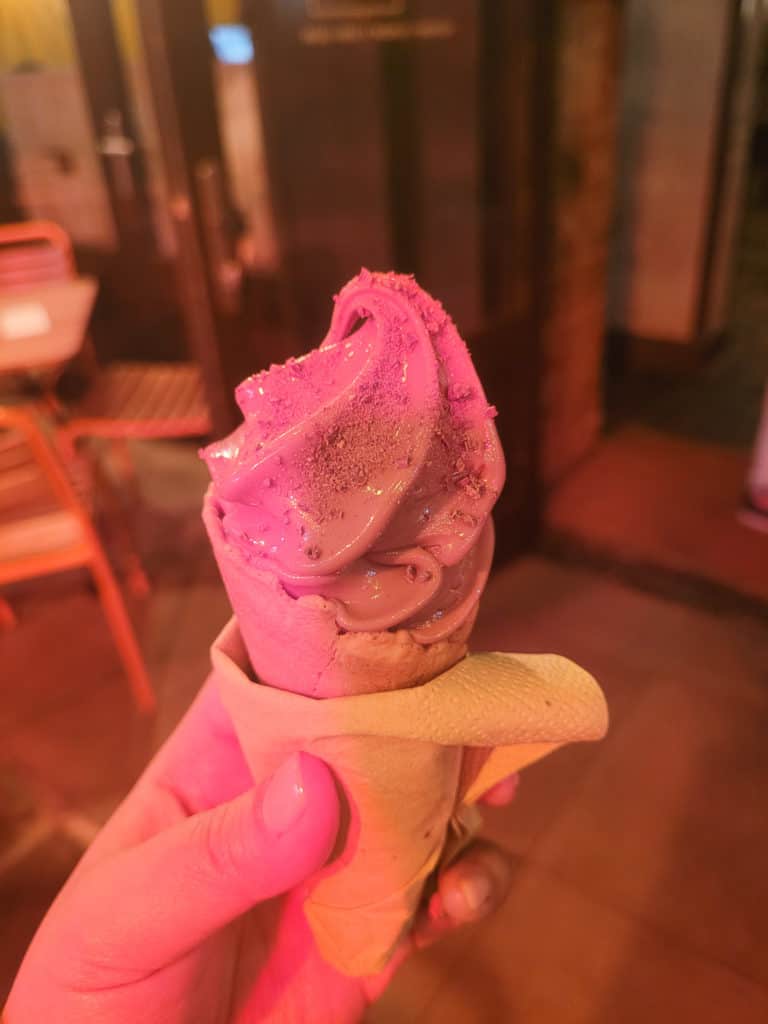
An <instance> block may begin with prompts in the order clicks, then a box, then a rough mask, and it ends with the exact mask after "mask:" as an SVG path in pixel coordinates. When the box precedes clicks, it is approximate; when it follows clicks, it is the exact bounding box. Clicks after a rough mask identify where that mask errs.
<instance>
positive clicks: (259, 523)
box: [203, 271, 504, 645]
mask: <svg viewBox="0 0 768 1024" xmlns="http://www.w3.org/2000/svg"><path fill="white" fill-rule="evenodd" d="M237 402H238V405H239V407H240V409H241V410H242V412H243V416H244V422H243V424H242V425H241V426H240V427H238V428H237V429H236V430H235V431H234V432H233V433H232V434H231V435H230V436H229V437H227V438H226V439H224V440H223V441H220V442H218V443H216V444H213V445H211V446H209V447H208V448H207V449H205V451H204V452H203V455H204V457H205V460H206V462H207V464H208V467H209V469H210V472H211V476H212V478H213V486H212V489H211V492H210V493H209V497H208V503H209V506H210V507H209V515H208V517H207V521H208V525H209V531H210V530H211V529H214V530H215V535H213V536H212V539H214V548H216V541H215V537H218V538H219V539H220V541H223V542H225V543H226V545H227V546H228V548H229V549H230V553H231V554H235V553H236V555H235V557H236V558H237V559H238V560H239V561H240V563H241V569H244V570H245V571H247V569H248V568H249V567H250V568H251V569H252V571H253V572H254V573H256V574H259V575H262V574H264V573H268V574H271V575H272V576H274V578H275V580H276V581H277V582H278V583H279V588H281V589H282V591H283V592H284V593H285V594H286V595H288V596H289V597H290V598H291V599H293V601H299V602H300V601H301V599H302V598H307V597H309V596H310V595H319V596H320V597H321V598H322V599H324V601H325V602H327V605H326V608H328V609H330V610H332V614H333V617H334V618H335V622H336V626H337V629H338V632H339V633H344V632H375V631H381V630H400V629H403V630H407V631H408V633H409V635H410V637H411V638H412V639H413V640H414V641H416V642H417V643H418V644H422V645H425V644H434V643H437V642H439V641H442V640H444V639H446V638H449V637H450V636H451V635H452V634H455V633H456V631H457V630H458V629H460V628H461V627H462V625H464V624H466V623H467V622H468V620H469V619H470V618H474V613H475V610H476V606H477V602H478V599H479V597H480V594H481V592H482V589H483V587H484V585H485V581H486V579H487V576H488V570H489V567H490V562H491V557H492V553H493V525H492V522H491V519H490V511H491V508H492V506H493V504H494V502H495V501H496V498H497V497H498V494H499V491H500V489H501V486H502V484H503V479H504V460H503V456H502V452H501V446H500V444H499V439H498V435H497V433H496V429H495V426H494V423H493V417H494V415H495V410H494V409H493V408H492V407H489V406H488V403H487V401H486V398H485V395H484V393H483V389H482V386H481V385H480V381H479V380H478V377H477V374H476V373H475V370H474V367H473V365H472V362H471V359H470V356H469V353H468V351H467V348H466V346H465V344H464V342H463V341H462V340H461V338H460V337H459V335H458V333H457V331H456V328H455V326H454V325H453V322H452V321H451V320H450V318H449V317H448V316H447V314H446V313H445V312H444V310H443V308H442V306H441V305H440V304H439V303H438V302H436V301H435V300H434V299H432V298H430V297H429V296H428V295H427V294H426V293H425V292H424V291H422V290H421V289H420V288H419V287H418V285H417V284H416V283H415V282H414V281H413V279H412V278H410V277H405V276H402V275H397V274H393V273H389V274H372V273H369V272H367V271H363V272H362V273H361V274H360V275H359V276H358V277H357V278H355V279H354V280H352V281H351V282H350V283H349V284H347V285H346V287H345V288H344V289H343V290H342V291H341V293H340V295H339V296H338V297H337V299H336V305H335V310H334V315H333V320H332V323H331V327H330V331H329V333H328V335H327V337H326V338H325V340H324V341H323V343H322V344H321V345H320V347H319V348H317V349H315V350H314V351H312V352H310V353H308V354H307V355H305V356H303V357H301V358H299V359H291V360H289V361H288V362H287V363H285V364H284V365H281V366H272V367H270V369H269V370H266V371H263V372H262V373H258V374H255V375H254V376H253V377H250V378H248V379H247V380H245V381H244V382H243V383H242V384H241V385H240V387H239V388H238V389H237ZM214 517H215V520H216V521H217V522H216V523H212V520H213V519H214ZM220 561H221V559H220ZM225 580H226V574H225ZM231 596H232V595H231ZM236 610H237V609H236Z"/></svg>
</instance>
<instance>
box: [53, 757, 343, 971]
mask: <svg viewBox="0 0 768 1024" xmlns="http://www.w3.org/2000/svg"><path fill="white" fill-rule="evenodd" d="M338 825H339V804H338V797H337V794H336V788H335V785H334V781H333V777H332V775H331V773H330V770H329V769H328V768H327V767H326V765H324V764H323V762H322V761H318V760H317V759H315V758H312V757H309V756H308V755H307V754H294V755H291V757H290V758H289V759H288V760H287V761H286V762H285V763H284V765H283V766H282V767H281V768H280V769H279V770H278V772H277V773H276V774H275V776H274V777H273V778H272V779H271V780H270V782H269V784H268V785H267V786H266V788H265V789H264V790H263V791H262V792H261V793H256V792H253V791H251V792H249V793H246V794H243V795H242V796H239V797H237V798H236V799H235V800H233V801H231V802H230V803H228V804H224V805H222V806H220V807H216V808H213V809H212V810H209V811H205V812H203V813H201V814H197V815H194V816H193V817H190V818H187V819H185V820H183V821H181V822H179V823H178V824H176V825H174V826H173V827H172V828H170V829H167V830H166V831H164V832H160V833H158V834H157V835H156V836H154V837H153V838H151V839H149V840H147V841H146V842H145V843H142V844H140V845H139V846H136V847H134V848H132V849H129V850H126V851H123V852H121V853H118V854H116V855H115V856H113V857H111V858H109V859H107V860H106V861H104V862H102V863H101V864H98V865H96V866H95V868H94V869H93V870H92V871H90V872H87V873H84V874H82V875H81V876H80V879H79V884H78V885H77V886H76V887H74V890H73V895H74V898H75V899H76V900H77V914H76V915H74V914H72V913H71V912H70V913H69V915H68V913H67V905H68V900H67V899H63V900H62V901H61V904H60V906H58V907H57V908H56V909H57V911H58V914H59V919H60V920H63V921H64V922H67V924H66V925H65V928H66V929H67V930H68V931H69V932H70V933H71V934H67V935H64V936H61V937H60V938H61V942H62V943H63V944H65V948H68V949H70V950H71V949H72V948H74V949H75V950H79V954H78V955H79V956H81V957H84V958H85V959H86V961H87V962H90V963H96V964H98V965H103V966H104V972H105V973H106V974H107V975H109V976H108V977H106V978H104V979H103V980H104V983H109V984H116V983H117V981H118V980H119V981H121V982H126V981H130V980H134V979H135V978H136V977H137V976H138V977H141V976H144V975H145V974H146V973H147V972H149V971H153V970H157V969H158V968H160V967H162V966H164V965H165V964H167V963H169V962H170V961H172V960H174V959H176V958H177V957H179V956H182V955H183V954H184V953H186V952H188V951H189V950H191V949H193V948H194V947H196V946H197V945H199V944H200V943H201V942H202V941H203V940H204V939H206V938H207V937H208V936H209V935H211V934H212V933H214V932H215V931H217V930H218V929H220V928H221V927H223V926H224V925H226V924H227V923H228V922H230V921H231V920H233V919H234V918H235V917H238V916H239V915H240V914H242V913H244V912H245V911H246V910H249V909H250V908H251V907H253V906H254V905H255V904H257V903H259V902H261V901H263V900H266V899H270V898H271V897H273V896H275V895H277V894H279V893H282V892H285V891H287V890H289V889H292V888H293V887H295V886H296V885H298V884H299V883H300V882H302V881H303V880H304V879H305V878H307V877H309V876H310V875H311V874H313V873H314V872H315V871H317V870H318V869H319V868H320V867H321V866H322V865H323V864H324V863H325V861H326V860H327V858H328V856H329V854H330V852H331V850H332V848H333V845H334V842H335V839H336V833H337V831H338ZM86 891H87V894H88V899H87V901H86V900H84V893H85V892H86ZM68 917H69V920H68ZM116 972H117V973H119V974H120V978H119V979H117V978H115V977H114V974H115V973H116Z"/></svg>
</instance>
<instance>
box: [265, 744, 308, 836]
mask: <svg viewBox="0 0 768 1024" xmlns="http://www.w3.org/2000/svg"><path fill="white" fill-rule="evenodd" d="M306 802H307V798H306V793H305V790H304V778H303V776H302V772H301V754H291V756H290V757H289V758H288V760H287V761H284V762H283V764H281V765H280V767H279V768H278V769H277V771H276V772H275V774H274V775H273V776H272V778H271V779H270V781H269V783H268V785H267V788H266V790H265V791H264V797H263V799H262V803H261V816H262V819H263V821H264V825H265V827H266V829H267V831H269V832H271V833H272V834H273V835H277V836H280V835H282V834H283V833H284V832H287V831H288V830H289V829H290V828H292V827H293V826H294V825H295V824H296V822H297V821H298V820H299V818H300V817H301V815H302V814H303V813H304V808H305V807H306Z"/></svg>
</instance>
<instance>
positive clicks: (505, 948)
mask: <svg viewBox="0 0 768 1024" xmlns="http://www.w3.org/2000/svg"><path fill="white" fill-rule="evenodd" d="M767 1015H768V993H767V992H766V991H765V989H763V988H762V987H760V986H759V985H756V984H755V983H753V982H751V981H749V980H747V979H745V978H743V977H742V976H740V975H739V974H738V973H736V972H734V971H732V970H730V969H729V968H728V967H725V966H723V965H720V964H718V963H715V962H712V961H709V960H707V959H704V958H701V957H698V956H696V955H693V954H691V952H690V951H688V950H687V949H686V948H685V947H682V946H680V945H678V944H676V943H674V942H671V941H670V940H669V939H667V938H666V937H664V936H663V935H661V934H660V933H658V932H657V931H655V930H654V929H653V928H650V927H648V926H646V925H644V924H642V923H639V922H637V921H635V920H633V919H632V918H631V917H629V916H628V915H625V914H622V913H621V912H618V911H616V910H614V909H612V908H610V907H607V906H605V905H602V904H600V903H599V902H596V901H594V900H592V899H590V898H589V897H587V896H585V895H584V894H583V893H581V892H580V891H579V890H578V889H577V888H575V887H573V886H571V885H569V884H568V883H566V882H563V881H562V880H560V879H558V878H555V877H553V876H551V875H549V874H548V873H547V872H545V871H543V870H541V869H538V868H536V867H528V868H523V869H521V871H520V873H519V875H518V877H517V880H516V882H515V884H514V887H513V891H512V893H511V896H510V898H509V900H508V902H507V904H506V905H505V907H504V908H503V909H502V911H501V912H500V913H498V914H497V915H496V916H495V917H494V918H492V919H491V920H490V921H488V922H486V923H485V924H483V925H480V926H476V927H474V928H472V929H468V930H467V931H466V932H465V933H463V934H458V935H456V936H455V937H454V938H452V939H451V940H449V941H447V942H446V943H444V944H443V945H441V946H437V947H434V948H433V949H432V950H428V951H427V952H425V953H423V954H420V955H419V956H417V957H415V958H413V960H411V961H410V962H409V963H407V964H406V965H405V967H404V968H403V969H402V971H401V973H400V974H399V975H398V976H397V977H396V979H395V981H394V983H393V985H392V987H391V989H390V990H389V991H388V992H387V993H386V994H385V996H384V999H383V1000H382V1001H381V1003H380V1004H379V1005H378V1006H376V1007H375V1008H374V1009H373V1010H372V1011H371V1012H370V1013H369V1017H368V1024H390V1022H391V1024H394V1022H398V1024H415V1022H418V1024H432V1022H434V1024H499V1022H504V1024H619V1022H620V1024H648V1021H654V1022H655V1024H679V1022H680V1021H696V1024H722V1022H723V1021H725V1020H733V1021H739V1024H758V1022H760V1021H764V1020H765V1019H766V1016H767Z"/></svg>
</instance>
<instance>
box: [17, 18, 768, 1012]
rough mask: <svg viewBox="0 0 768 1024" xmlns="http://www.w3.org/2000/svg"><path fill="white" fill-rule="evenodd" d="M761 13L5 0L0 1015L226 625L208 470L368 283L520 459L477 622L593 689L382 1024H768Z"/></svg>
mask: <svg viewBox="0 0 768 1024" xmlns="http://www.w3.org/2000/svg"><path fill="white" fill-rule="evenodd" d="M765 6H766V5H765V4H764V3H763V2H762V0H677V2H675V3H670V2H668V0H623V2H622V0H504V2H500V0H208V2H203V0H2V2H1V3H0V588H1V589H0V666H2V684H3V685H2V688H1V689H0V998H2V996H3V995H4V994H5V992H6V991H7V989H8V986H9V985H10V980H11V978H12V976H13V973H14V971H15V969H16V967H17V965H18V962H19V959H20V957H21V955H22V953H23V950H24V948H25V946H26V944H27V942H28V941H29V939H30V937H31V935H32V933H33V932H34V929H35V927H36V925H37V923H38V922H39V920H40V918H41V916H42V914H43V913H44V911H45V909H46V907H47V906H48V904H49V903H50V900H51V899H52V898H53V896H54V895H55V893H56V891H57V890H58V888H59V887H60V885H61V884H62V882H63V881H64V879H65V878H66V876H67V874H68V872H69V871H70V870H71V868H72V866H73V865H74V863H75V862H76V860H77V858H78V857H79V856H80V853H81V852H82V849H83V848H84V846H85V845H86V844H87V843H88V842H89V840H90V838H91V837H92V836H93V835H94V834H95V832H96V830H97V829H98V828H99V827H100V825H101V824H102V823H103V822H104V821H105V820H106V818H107V817H108V815H109V814H110V813H111V811H112V810H113V809H114V807H115V806H116V805H117V803H118V802H119V800H120V799H121V797H122V796H123V795H124V794H125V792H126V791H127V789H128V788H129V787H130V785H131V784H132V782H133V781H134V780H135V778H136V777H137V775H138V773H139V772H140V771H141V769H142V767H143V765H144V764H145V763H146V761H147V760H148V758H149V757H150V756H151V755H152V752H153V751H154V750H155V749H156V748H157V746H158V745H159V744H160V743H161V742H162V740H163V738H164V737H165V736H166V735H167V734H168V732H169V731H170V729H172V728H173V726H174V724H175V723H176V721H177V720H178V718H179V716H180V714H181V713H182V712H183V710H184V708H185V707H186V705H187V704H188V702H189V700H190V698H191V696H192V694H193V693H194V692H195V691H196V689H197V688H198V686H199V685H200V683H201V681H202V679H203V678H204V675H205V673H206V666H207V649H208V645H209V644H210V642H211V640H212V638H213V637H214V636H215V634H216V632H217V631H218V629H219V628H220V627H221V626H222V625H223V623H224V622H225V621H226V618H227V616H228V605H227V601H226V597H225V595H224V593H223V589H222V587H221V585H220V582H219V579H218V575H217V571H216V568H215V565H214V562H213V559H212V556H211V555H210V553H209V550H208V546H207V542H206V539H205V536H204V533H203V529H202V526H201V524H200V516H199V513H200V504H201V498H202V493H203V490H204V488H205V485H206V473H205V471H204V468H203V467H202V465H201V463H200V462H199V460H198V458H197V449H198V447H199V445H200V444H201V443H203V442H204V441H205V440H206V439H209V438H213V437H218V436H221V435H222V434H223V433H225V432H226V431H228V430H229V429H231V427H232V426H233V425H234V424H235V422H236V421H237V414H236V410H235V407H234V405H233V401H232V390H233V387H234V386H235V384H237V383H238V381H239V380H240V379H241V378H242V377H244V376H245V375H247V374H248V373H251V372H254V371H256V370H259V369H262V368H264V367H266V366H268V365H269V364H270V363H271V362H278V361H282V360H283V359H285V358H286V357H288V356H289V355H294V354H298V353H301V352H302V351H305V350H306V349H307V348H309V347H311V346H314V345H315V344H317V343H318V342H319V341H320V340H321V338H322V336H323V334H324V333H325V330H326V327H327V324H328V320H329V316H330V307H331V296H332V295H333V294H334V293H335V292H336V291H337V290H338V289H339V288H340V286H341V285H342V284H343V283H344V282H345V281H346V280H347V279H348V278H349V277H351V276H352V275H353V274H355V273H356V272H357V271H358V270H359V268H360V267H361V266H368V267H370V268H372V269H389V268H393V269H396V270H399V271H404V272H410V273H414V274H416V276H417V279H418V280H419V282H420V283H421V284H422V285H423V286H424V287H425V288H426V289H427V290H428V291H430V292H431V293H433V294H434V295H435V296H436V297H438V298H439V299H441V300H442V301H443V303H444V305H445V307H446V309H447V310H448V311H449V312H450V313H451V315H452V316H453V317H454V319H455V320H456V322H457V324H458V326H459V328H460V331H461V333H462V335H463V336H464V337H465V338H466V339H467V340H468V342H469V344H470V348H471V351H472V354H473V357H474V359H475V362H476V365H477V367H478V370H479V372H480V375H481V377H482V379H483V381H484V383H485V385H486V389H487V392H488V396H489V399H490V401H491V402H493V403H495V404H496V405H497V407H498V409H499V417H498V420H497V422H498V425H499V431H500V433H501V436H502V441H503V443H504V447H505V451H506V454H507V461H508V469H509V473H508V484H507V487H506V490H505V493H504V495H503V497H502V499H501V501H500V502H499V505H498V510H497V517H496V521H497V535H498V552H497V567H496V572H495V574H494V576H493V577H492V579H491V582H490V584H489V587H488V591H487V596H486V598H485V601H484V603H483V607H482V611H481V615H480V619H479V620H478V626H477V628H476V631H475V634H474V643H475V645H476V646H477V647H479V648H486V649H487V648H489V647H493V648H498V649H518V650H525V651H541V650H553V651H556V652H558V653H562V654H566V655H569V656H570V657H573V658H575V659H577V660H578V661H580V662H581V663H582V664H584V665H585V666H586V667H587V668H589V669H590V670H591V671H592V672H594V673H595V675H597V677H598V678H599V679H600V681H601V683H602V684H603V685H604V688H605V690H606V693H607V696H608V699H609V703H610V706H611V709H612V716H613V724H612V731H611V733H610V735H609V737H608V739H607V740H606V741H605V742H604V743H603V744H601V745H600V746H599V747H595V748H592V747H584V748H575V749H571V750H565V751H562V752H559V753H558V754H557V755H555V756H554V757H552V758H551V759H549V760H548V761H546V762H545V763H543V764H542V765H539V766H536V767H533V768H532V769H531V770H530V771H529V772H528V773H526V777H525V779H524V780H523V782H524V784H523V785H522V786H521V790H520V796H519V798H518V800H517V801H516V804H515V806H514V807H513V808H511V809H508V810H505V811H495V812H492V813H491V815H490V819H489V824H488V828H489V832H490V834H491V835H493V836H494V837H496V838H497V839H499V840H500V841H502V842H504V843H505V844H506V845H507V846H508V847H509V848H510V849H511V851H512V854H513V857H514V861H515V883H514V886H513V892H512V896H511V898H510V901H509V903H508V905H507V907H506V908H505V910H504V911H503V912H502V913H500V914H499V915H498V916H497V917H496V918H494V919H493V921H491V922H489V923H486V924H484V925H482V926H478V927H477V928H475V929H474V930H473V931H470V932H467V933H466V934H462V935H459V936H455V937H454V938H452V939H451V940H449V941H448V942H446V943H445V944H444V945H442V946H440V947H438V948H436V949H434V950H431V951H429V952H427V953H425V954H421V955H420V956H419V957H418V958H416V959H414V960H413V961H412V962H410V963H409V964H408V965H407V966H406V968H405V969H404V970H403V971H402V972H401V974H400V975H399V976H398V978H397V980H396V982H395V984H394V985H393V986H392V988H391V990H390V991H389V992H388V993H387V995H386V996H385V998H384V1000H383V1001H382V1003H381V1004H379V1006H378V1007H376V1008H375V1010H373V1011H372V1013H371V1020H372V1021H379V1022H386V1021H398V1022H405V1021H417V1020H418V1021H433V1020H434V1021H438V1020H439V1021H440V1022H441V1024H445V1022H453V1021H456V1022H474V1021H480V1022H486V1021H487V1022H498V1021H510V1022H529V1021H530V1022H536V1024H542V1022H546V1021H553V1022H555V1021H556V1022H558V1024H560V1022H565V1024H571V1022H586V1021H590V1022H595V1021H605V1022H611V1024H613V1022H616V1021H622V1022H633V1021H638V1022H640V1021H643V1022H645V1021H647V1020H648V1019H649V1016H650V1015H651V1014H652V1015H653V1017H654V1019H656V1020H658V1021H660V1022H666V1021H670V1022H671V1021H678V1020H681V1019H683V1020H686V1019H696V1020H697V1021H698V1022H699V1024H705V1022H709V1021H712V1022H715V1021H717V1022H720V1021H722V1020H724V1019H733V1020H738V1021H740V1022H751V1021H764V1020H766V1019H768V924H766V914H765V909H766V907H767V906H768V881H767V877H768V876H767V875H766V872H765V862H766V858H767V857H768V822H766V816H765V793H766V784H767V783H768V744H766V740H765V736H766V725H768V674H767V673H766V665H767V664H768V625H767V624H766V623H767V620H766V609H767V608H768V535H767V534H766V530H768V416H767V417H766V422H765V423H764V424H763V437H762V441H761V433H760V417H761V406H762V403H763V394H764V389H765V387H766V381H767V380H768V35H767V34H766V19H765V17H764V15H765Z"/></svg>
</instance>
